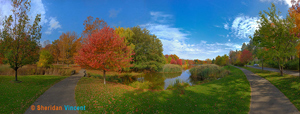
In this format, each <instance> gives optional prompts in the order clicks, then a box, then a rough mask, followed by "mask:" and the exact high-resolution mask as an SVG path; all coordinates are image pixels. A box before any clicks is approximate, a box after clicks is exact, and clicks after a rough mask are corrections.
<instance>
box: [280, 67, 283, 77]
mask: <svg viewBox="0 0 300 114" xmlns="http://www.w3.org/2000/svg"><path fill="white" fill-rule="evenodd" d="M280 67H281V70H280V75H281V76H283V67H282V66H280Z"/></svg>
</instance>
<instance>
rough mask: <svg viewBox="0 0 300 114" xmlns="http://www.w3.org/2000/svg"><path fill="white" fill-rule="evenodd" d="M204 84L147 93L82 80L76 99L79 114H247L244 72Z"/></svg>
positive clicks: (130, 88)
mask: <svg viewBox="0 0 300 114" xmlns="http://www.w3.org/2000/svg"><path fill="white" fill-rule="evenodd" d="M228 69H229V70H230V71H231V74H229V75H228V76H226V77H224V78H222V79H220V80H215V81H211V82H208V83H205V84H201V85H196V86H190V87H187V88H184V92H183V93H182V92H181V91H178V90H165V91H146V90H138V89H134V88H132V87H130V86H127V85H123V84H118V83H113V82H108V83H107V84H106V85H103V80H102V79H99V78H93V77H91V78H86V77H83V78H81V79H80V80H79V82H78V83H77V86H76V89H75V95H76V97H75V99H76V102H77V105H78V106H83V105H85V106H86V111H80V112H81V113H103V112H108V113H113V112H114V113H248V112H249V106H250V85H249V82H248V81H247V79H246V77H245V75H244V74H243V72H242V71H241V70H239V69H237V68H233V67H230V68H228Z"/></svg>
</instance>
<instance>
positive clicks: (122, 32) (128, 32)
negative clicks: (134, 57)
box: [115, 27, 135, 71]
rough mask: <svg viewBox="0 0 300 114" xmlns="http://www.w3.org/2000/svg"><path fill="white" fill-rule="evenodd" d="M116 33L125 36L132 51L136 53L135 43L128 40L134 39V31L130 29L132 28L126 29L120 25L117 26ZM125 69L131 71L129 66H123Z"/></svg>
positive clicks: (125, 40)
mask: <svg viewBox="0 0 300 114" xmlns="http://www.w3.org/2000/svg"><path fill="white" fill-rule="evenodd" d="M115 33H116V34H118V35H119V36H120V37H124V42H125V43H126V45H127V46H128V47H129V48H130V53H134V48H135V45H134V44H133V43H129V42H128V40H132V39H133V35H134V33H133V32H132V31H131V30H130V28H125V29H124V28H123V27H118V28H115ZM129 64H130V63H129ZM123 70H125V71H129V68H123Z"/></svg>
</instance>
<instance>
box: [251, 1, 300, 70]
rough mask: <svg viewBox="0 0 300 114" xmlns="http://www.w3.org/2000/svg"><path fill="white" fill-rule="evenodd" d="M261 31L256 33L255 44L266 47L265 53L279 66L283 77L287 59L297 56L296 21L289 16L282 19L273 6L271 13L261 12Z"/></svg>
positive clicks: (270, 9)
mask: <svg viewBox="0 0 300 114" xmlns="http://www.w3.org/2000/svg"><path fill="white" fill-rule="evenodd" d="M259 14H260V17H261V18H260V20H259V21H258V22H259V29H258V30H256V31H255V34H254V36H253V42H254V43H255V44H256V46H257V47H264V48H266V49H267V50H268V51H266V52H265V54H267V55H268V56H269V57H271V58H273V60H275V61H277V62H278V64H279V69H280V74H281V75H283V67H284V64H285V63H286V62H287V61H286V59H287V58H288V57H290V56H293V55H295V54H296V53H295V52H296V50H295V46H296V44H297V42H298V41H297V39H298V38H297V37H295V35H294V34H292V33H293V29H292V28H293V27H294V26H295V25H294V20H293V19H292V18H290V17H289V16H286V19H282V18H280V17H279V16H280V14H281V12H280V11H278V12H277V11H276V7H275V5H274V4H272V6H271V8H269V12H267V11H264V13H262V12H260V13H259Z"/></svg>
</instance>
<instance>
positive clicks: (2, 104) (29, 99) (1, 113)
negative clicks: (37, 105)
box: [0, 75, 67, 114]
mask: <svg viewBox="0 0 300 114" xmlns="http://www.w3.org/2000/svg"><path fill="white" fill-rule="evenodd" d="M66 77H67V76H47V75H42V76H39V75H35V76H18V80H20V81H22V82H21V83H14V81H13V80H14V79H15V77H14V76H0V114H11V113H14V114H22V113H24V112H25V111H26V110H27V108H28V107H29V106H30V105H31V104H32V103H33V102H34V101H35V100H36V99H37V98H38V97H39V96H40V95H42V94H43V93H44V92H45V91H46V90H47V89H48V88H50V87H51V86H52V85H53V84H55V83H57V82H59V81H60V80H62V79H64V78H66Z"/></svg>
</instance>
